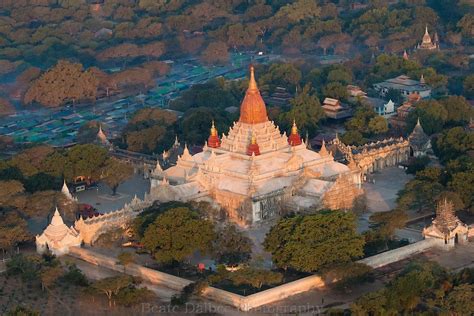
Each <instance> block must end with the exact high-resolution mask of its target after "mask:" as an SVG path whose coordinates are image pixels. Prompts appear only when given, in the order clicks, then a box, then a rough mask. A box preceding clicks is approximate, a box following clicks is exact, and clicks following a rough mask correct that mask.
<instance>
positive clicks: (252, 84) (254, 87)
mask: <svg viewBox="0 0 474 316" xmlns="http://www.w3.org/2000/svg"><path fill="white" fill-rule="evenodd" d="M249 90H258V87H257V82H256V81H255V68H254V67H253V65H251V66H250V80H249Z"/></svg>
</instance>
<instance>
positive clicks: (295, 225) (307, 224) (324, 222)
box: [264, 211, 364, 272]
mask: <svg viewBox="0 0 474 316" xmlns="http://www.w3.org/2000/svg"><path fill="white" fill-rule="evenodd" d="M363 246H364V239H363V238H362V236H361V235H359V234H357V232H356V224H355V216H354V215H353V214H351V213H345V212H343V211H322V212H319V213H317V214H313V215H306V216H301V215H299V216H295V217H290V218H283V219H280V220H279V221H278V223H277V224H276V225H275V226H273V227H272V228H271V229H270V231H269V233H268V234H267V236H266V237H265V241H264V247H265V250H266V251H269V252H270V253H271V254H272V260H273V262H274V263H275V264H276V265H277V266H278V267H280V268H283V269H287V268H292V269H295V270H298V271H306V272H312V271H317V270H320V269H321V268H324V267H328V266H330V265H333V264H337V263H345V262H350V261H351V260H352V259H354V258H357V257H360V256H361V255H362V254H363Z"/></svg>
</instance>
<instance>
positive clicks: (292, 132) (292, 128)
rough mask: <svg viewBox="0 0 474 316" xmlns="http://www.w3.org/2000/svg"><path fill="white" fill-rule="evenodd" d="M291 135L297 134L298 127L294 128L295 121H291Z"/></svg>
mask: <svg viewBox="0 0 474 316" xmlns="http://www.w3.org/2000/svg"><path fill="white" fill-rule="evenodd" d="M291 134H294V135H296V134H298V127H297V126H296V121H295V119H293V126H292V127H291Z"/></svg>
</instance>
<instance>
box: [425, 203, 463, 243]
mask: <svg viewBox="0 0 474 316" xmlns="http://www.w3.org/2000/svg"><path fill="white" fill-rule="evenodd" d="M468 235H469V227H468V226H467V225H466V224H464V223H463V222H461V221H460V220H459V218H458V217H457V216H456V215H455V214H454V205H453V203H452V202H449V201H448V200H447V199H444V200H443V201H441V202H439V203H438V207H437V208H436V218H435V219H434V220H433V222H432V224H431V225H430V226H428V227H426V228H424V229H423V237H425V238H435V239H438V240H439V241H440V243H441V244H444V245H445V246H446V247H453V246H454V245H455V244H457V243H459V244H463V243H466V242H467V241H468Z"/></svg>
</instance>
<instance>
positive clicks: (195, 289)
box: [171, 281, 208, 306]
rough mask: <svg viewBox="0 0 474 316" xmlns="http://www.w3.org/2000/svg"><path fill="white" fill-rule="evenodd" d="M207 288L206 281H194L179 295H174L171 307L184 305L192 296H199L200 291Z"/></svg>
mask: <svg viewBox="0 0 474 316" xmlns="http://www.w3.org/2000/svg"><path fill="white" fill-rule="evenodd" d="M207 286H208V284H207V282H206V281H196V282H193V283H190V284H188V285H186V286H185V287H184V288H183V289H182V290H181V293H180V294H175V295H173V296H172V297H171V305H175V306H182V305H185V304H186V303H187V302H188V301H189V299H190V298H191V296H192V295H201V293H202V291H204V289H205V288H206V287H207Z"/></svg>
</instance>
